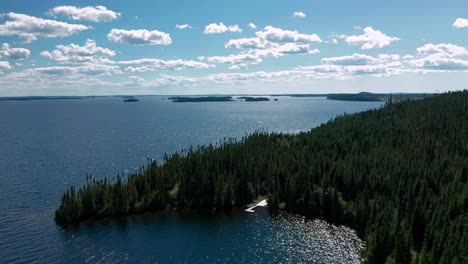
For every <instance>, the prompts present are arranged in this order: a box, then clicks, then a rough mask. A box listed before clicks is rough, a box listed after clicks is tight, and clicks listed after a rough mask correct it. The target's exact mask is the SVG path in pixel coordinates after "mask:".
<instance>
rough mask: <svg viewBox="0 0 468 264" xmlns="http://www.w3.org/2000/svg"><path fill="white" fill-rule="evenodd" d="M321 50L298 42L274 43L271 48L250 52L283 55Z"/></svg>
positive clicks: (261, 54)
mask: <svg viewBox="0 0 468 264" xmlns="http://www.w3.org/2000/svg"><path fill="white" fill-rule="evenodd" d="M319 52H320V51H319V50H318V49H311V48H310V45H309V44H298V43H285V44H281V45H280V44H276V43H272V44H270V47H269V48H266V49H260V50H253V51H250V53H253V54H255V55H256V56H259V57H281V56H285V55H292V54H302V55H305V54H316V53H319Z"/></svg>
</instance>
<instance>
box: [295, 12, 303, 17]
mask: <svg viewBox="0 0 468 264" xmlns="http://www.w3.org/2000/svg"><path fill="white" fill-rule="evenodd" d="M293 17H298V18H305V17H306V14H305V13H304V12H294V13H293Z"/></svg>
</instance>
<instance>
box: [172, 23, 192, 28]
mask: <svg viewBox="0 0 468 264" xmlns="http://www.w3.org/2000/svg"><path fill="white" fill-rule="evenodd" d="M175 27H176V28H177V29H187V28H192V26H191V25H189V24H181V25H179V24H177V25H176V26H175Z"/></svg>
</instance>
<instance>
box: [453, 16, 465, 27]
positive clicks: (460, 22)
mask: <svg viewBox="0 0 468 264" xmlns="http://www.w3.org/2000/svg"><path fill="white" fill-rule="evenodd" d="M452 26H453V27H455V28H465V27H468V19H465V18H457V20H455V22H454V23H453V25H452Z"/></svg>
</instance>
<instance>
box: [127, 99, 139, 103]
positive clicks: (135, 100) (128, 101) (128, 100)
mask: <svg viewBox="0 0 468 264" xmlns="http://www.w3.org/2000/svg"><path fill="white" fill-rule="evenodd" d="M123 101H124V102H125V103H134V102H139V101H140V100H138V99H136V98H128V99H125V100H123Z"/></svg>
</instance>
